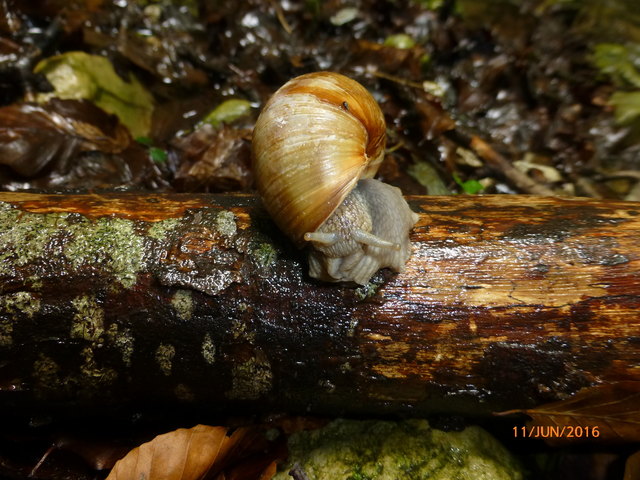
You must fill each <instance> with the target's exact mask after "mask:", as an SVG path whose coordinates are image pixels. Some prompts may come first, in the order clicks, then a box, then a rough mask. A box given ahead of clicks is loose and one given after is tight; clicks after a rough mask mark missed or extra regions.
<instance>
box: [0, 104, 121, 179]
mask: <svg viewBox="0 0 640 480" xmlns="http://www.w3.org/2000/svg"><path fill="white" fill-rule="evenodd" d="M0 124H1V125H0V163H1V164H4V165H9V166H10V167H11V168H12V169H13V170H14V171H16V172H18V173H19V174H20V175H24V176H32V175H35V174H37V173H38V172H39V171H40V170H42V169H43V168H44V167H45V166H46V165H47V164H49V163H50V162H52V161H53V160H54V159H58V160H60V161H62V162H63V163H65V162H66V161H67V160H68V159H69V158H72V157H73V156H74V155H75V154H76V153H78V152H80V151H87V150H100V151H104V152H108V153H119V152H122V151H124V150H125V149H126V148H127V147H128V146H129V144H130V143H131V137H130V136H129V133H128V132H127V130H126V128H124V127H123V126H122V125H121V124H120V123H118V121H117V119H116V118H115V117H114V116H112V115H108V114H106V113H105V112H104V111H103V110H101V109H99V108H97V107H95V106H94V105H93V104H91V103H88V102H84V101H75V100H59V99H52V100H51V102H49V103H47V104H44V105H36V104H33V103H22V104H14V105H9V106H6V107H2V108H0Z"/></svg>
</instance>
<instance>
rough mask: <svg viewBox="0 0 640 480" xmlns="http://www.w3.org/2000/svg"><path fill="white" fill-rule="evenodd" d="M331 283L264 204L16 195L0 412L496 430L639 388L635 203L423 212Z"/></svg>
mask: <svg viewBox="0 0 640 480" xmlns="http://www.w3.org/2000/svg"><path fill="white" fill-rule="evenodd" d="M409 202H410V205H411V206H412V208H413V209H414V210H415V211H416V212H418V213H419V214H420V220H419V222H418V224H417V225H416V227H415V229H414V231H413V233H412V242H413V254H412V256H411V258H410V260H409V262H408V264H407V269H406V271H405V272H404V273H402V274H394V273H392V272H389V271H387V270H382V271H380V272H379V273H378V274H377V275H376V276H375V277H374V278H373V280H372V282H370V284H369V285H367V286H366V287H359V288H358V287H356V286H352V285H339V284H322V283H318V282H316V281H314V280H312V279H310V278H309V277H308V276H307V274H306V261H305V259H304V253H303V252H300V251H297V250H295V248H294V247H293V246H292V244H291V243H290V242H289V241H288V240H287V239H286V238H285V237H284V236H283V235H282V234H281V233H280V232H278V231H277V230H276V229H275V227H274V225H273V224H272V222H271V221H270V220H269V219H268V218H267V216H266V214H265V213H264V211H263V210H262V208H261V206H260V202H259V201H258V200H257V199H256V198H255V197H254V196H250V195H188V194H162V195H159V194H144V195H143V194H108V195H102V194H101V195H38V194H28V193H0V405H1V406H3V407H5V408H3V409H2V410H5V409H6V408H14V409H18V408H32V407H34V406H38V407H43V406H46V407H47V408H57V407H64V408H71V409H75V408H78V407H82V408H85V409H86V408H100V407H103V406H106V405H124V404H133V405H154V404H158V403H164V404H176V405H177V404H183V403H186V404H189V405H191V406H204V407H207V408H216V409H219V410H220V411H226V412H231V411H233V410H241V411H243V412H245V413H246V412H248V411H249V412H275V411H286V412H288V413H315V414H330V415H341V414H367V415H370V414H411V415H425V414H430V413H436V412H443V413H456V414H457V413H461V414H473V415H479V414H487V413H490V412H492V411H496V410H505V409H514V408H526V407H532V406H535V405H536V404H540V403H544V402H547V401H552V400H557V399H560V398H564V397H566V396H568V395H570V394H572V393H574V392H576V391H577V390H579V389H580V388H581V387H584V386H588V385H593V384H596V383H602V382H616V381H619V380H640V368H638V366H639V365H640V335H639V334H638V332H639V331H640V315H638V309H639V307H640V204H637V203H628V202H617V201H596V200H589V199H576V198H572V199H566V198H547V197H529V196H469V197H465V196H451V197H410V198H409Z"/></svg>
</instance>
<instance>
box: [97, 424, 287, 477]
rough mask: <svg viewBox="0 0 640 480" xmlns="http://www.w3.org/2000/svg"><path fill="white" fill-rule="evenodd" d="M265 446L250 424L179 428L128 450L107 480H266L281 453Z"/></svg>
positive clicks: (259, 434) (265, 442)
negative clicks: (230, 427)
mask: <svg viewBox="0 0 640 480" xmlns="http://www.w3.org/2000/svg"><path fill="white" fill-rule="evenodd" d="M268 444H269V442H268V441H267V440H266V438H265V436H264V433H263V432H262V430H260V429H255V428H248V427H246V428H238V429H237V430H235V431H234V432H233V434H232V435H231V436H227V428H226V427H210V426H207V425H197V426H195V427H193V428H190V429H185V428H181V429H178V430H175V431H173V432H169V433H165V434H163V435H158V436H157V437H155V438H154V439H153V440H152V441H150V442H147V443H144V444H142V445H140V446H139V447H136V448H134V449H133V450H131V451H130V452H129V453H128V454H127V456H126V457H124V458H123V459H122V460H120V461H118V462H117V463H116V465H115V467H114V468H113V470H112V471H111V473H110V474H109V476H108V477H107V480H140V479H141V478H147V479H149V480H201V479H216V480H269V479H271V477H272V476H273V475H274V474H275V471H276V468H275V459H276V458H280V457H281V456H282V455H281V453H280V452H279V451H278V448H277V445H268ZM272 446H275V447H276V448H271V447H272Z"/></svg>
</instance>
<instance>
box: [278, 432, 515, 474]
mask: <svg viewBox="0 0 640 480" xmlns="http://www.w3.org/2000/svg"><path fill="white" fill-rule="evenodd" d="M294 464H298V465H299V466H300V468H301V469H302V470H303V472H304V473H305V474H306V476H307V478H309V480H398V479H402V480H427V479H428V480H451V479H456V480H520V479H521V478H522V470H521V467H520V466H519V464H518V463H517V461H516V460H515V459H514V458H513V457H512V456H511V455H510V454H509V452H508V451H507V450H506V449H505V448H504V447H503V446H502V445H501V444H500V443H498V441H497V440H495V439H494V438H493V437H492V436H491V435H489V434H488V433H487V432H486V431H484V430H482V429H481V428H479V427H468V428H466V429H465V430H464V431H462V432H442V431H439V430H434V429H432V428H431V427H430V426H429V423H428V422H427V421H426V420H407V421H403V422H383V421H355V420H335V421H333V422H331V423H330V424H329V425H327V426H326V427H324V428H322V429H319V430H314V431H308V432H301V433H297V434H294V435H292V436H291V437H290V438H289V459H288V461H287V464H286V465H284V466H283V468H282V469H281V470H282V471H281V472H280V473H278V474H277V475H276V476H275V477H274V480H290V478H291V477H289V475H288V473H287V472H288V471H289V470H290V469H291V468H292V466H293V465H294Z"/></svg>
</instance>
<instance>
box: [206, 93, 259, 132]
mask: <svg viewBox="0 0 640 480" xmlns="http://www.w3.org/2000/svg"><path fill="white" fill-rule="evenodd" d="M250 111H251V104H250V103H249V102H248V101H247V100H241V99H238V98H231V99H229V100H225V101H224V102H222V103H221V104H220V105H218V106H217V107H216V108H215V109H214V110H212V111H211V112H210V113H209V114H208V115H207V116H206V117H205V118H204V119H203V120H202V123H208V124H209V125H211V126H213V127H218V126H219V125H221V124H223V123H231V122H233V121H234V120H237V119H238V118H241V117H244V116H246V115H248V114H249V112H250Z"/></svg>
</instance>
